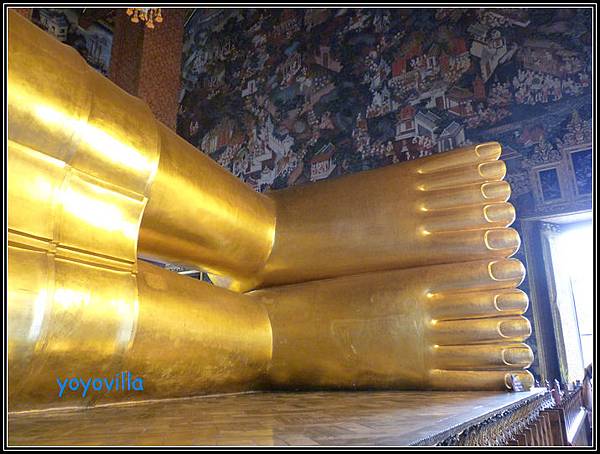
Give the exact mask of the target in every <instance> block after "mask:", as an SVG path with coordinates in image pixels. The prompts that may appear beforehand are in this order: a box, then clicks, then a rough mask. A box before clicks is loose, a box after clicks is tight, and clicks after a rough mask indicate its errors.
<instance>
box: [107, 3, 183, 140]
mask: <svg viewBox="0 0 600 454" xmlns="http://www.w3.org/2000/svg"><path fill="white" fill-rule="evenodd" d="M186 13H187V10H186V9H182V8H164V9H163V10H162V16H163V19H164V20H163V22H162V23H160V24H155V28H154V29H148V28H147V27H146V26H145V25H144V24H142V23H138V24H134V23H132V22H131V20H130V18H129V16H127V15H126V14H125V9H117V11H116V18H115V32H114V36H113V46H112V54H111V61H110V73H109V77H110V79H111V80H112V81H113V82H115V83H116V84H117V85H119V86H120V87H121V88H123V89H124V90H125V91H127V92H129V93H131V94H132V95H135V96H138V97H140V98H142V99H143V100H144V101H146V102H147V103H148V105H149V106H150V109H151V110H152V112H153V113H154V114H155V115H156V117H157V118H158V119H159V120H160V121H162V122H163V123H164V124H165V125H167V126H168V127H170V128H171V129H175V127H176V121H177V109H178V97H179V88H180V77H181V53H182V49H183V26H184V22H185V17H186Z"/></svg>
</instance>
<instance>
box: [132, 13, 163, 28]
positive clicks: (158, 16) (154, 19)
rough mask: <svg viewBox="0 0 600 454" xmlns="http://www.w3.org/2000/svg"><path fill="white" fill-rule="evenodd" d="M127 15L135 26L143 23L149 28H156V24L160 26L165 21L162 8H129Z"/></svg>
mask: <svg viewBox="0 0 600 454" xmlns="http://www.w3.org/2000/svg"><path fill="white" fill-rule="evenodd" d="M127 15H128V16H129V17H130V18H131V22H133V23H134V24H137V23H138V22H140V21H141V22H144V23H145V24H146V27H148V28H154V23H157V24H160V23H161V22H162V21H163V17H162V13H161V9H160V8H127Z"/></svg>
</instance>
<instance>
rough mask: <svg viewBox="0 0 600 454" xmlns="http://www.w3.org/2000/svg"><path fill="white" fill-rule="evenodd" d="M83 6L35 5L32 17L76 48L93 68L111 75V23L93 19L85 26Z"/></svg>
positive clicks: (35, 21)
mask: <svg viewBox="0 0 600 454" xmlns="http://www.w3.org/2000/svg"><path fill="white" fill-rule="evenodd" d="M81 14H82V10H81V9H75V8H33V12H32V16H31V20H32V21H33V23H34V24H36V25H37V26H38V27H40V28H42V29H44V30H46V31H47V32H48V33H49V34H51V35H52V36H54V37H55V38H56V39H58V40H59V41H61V42H63V43H65V44H68V45H69V46H71V47H74V48H75V49H76V50H77V51H78V52H79V53H80V54H81V56H82V57H83V58H85V60H86V61H87V62H88V63H89V64H90V66H92V67H93V68H95V69H97V70H98V71H100V72H101V73H102V74H104V75H107V74H108V67H109V64H110V53H111V48H112V39H113V32H112V28H111V27H110V25H111V24H109V23H106V19H104V20H103V21H93V22H92V23H89V24H85V25H86V26H85V27H84V26H82V25H83V24H81V23H80V16H81Z"/></svg>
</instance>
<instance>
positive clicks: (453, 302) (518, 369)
mask: <svg viewBox="0 0 600 454" xmlns="http://www.w3.org/2000/svg"><path fill="white" fill-rule="evenodd" d="M455 268H456V269H455V270H454V272H453V273H451V274H452V275H451V277H450V280H446V281H444V282H436V283H435V284H434V285H433V286H432V287H431V289H430V291H429V292H428V293H427V295H426V297H425V299H424V300H422V302H423V303H424V304H425V306H426V312H427V314H428V316H429V321H428V322H427V323H426V327H427V331H428V334H427V337H428V338H429V342H430V344H432V345H430V347H429V350H428V353H429V361H430V364H431V366H430V373H429V380H430V385H431V386H432V387H433V388H436V389H479V388H484V389H487V388H497V389H502V387H503V385H504V386H506V387H508V388H510V375H515V376H517V377H518V378H519V380H520V381H521V382H522V383H523V386H524V387H525V388H530V387H531V386H532V385H533V378H532V376H531V374H530V373H529V372H527V371H524V370H523V369H525V368H527V367H529V366H530V365H531V363H532V361H533V353H532V351H531V349H530V348H529V346H527V345H525V344H523V343H522V342H523V341H524V340H526V339H527V338H528V337H529V336H530V335H531V325H530V323H529V321H528V320H527V319H526V318H525V317H523V316H522V315H521V314H523V313H524V312H525V311H526V310H527V306H528V298H527V295H526V294H525V293H524V292H523V291H521V290H518V289H516V288H514V287H515V286H516V285H519V284H520V283H521V281H522V280H523V278H524V277H525V269H524V267H523V265H522V264H521V262H519V261H518V260H514V259H506V260H504V259H502V260H497V261H484V262H478V263H464V264H457V265H456V267H455ZM474 281H475V282H477V285H476V286H475V290H473V288H474V287H473V282H474Z"/></svg>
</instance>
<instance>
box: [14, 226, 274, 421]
mask: <svg viewBox="0 0 600 454" xmlns="http://www.w3.org/2000/svg"><path fill="white" fill-rule="evenodd" d="M13 238H14V239H18V238H16V236H14V237H13ZM24 243H25V242H24V241H21V242H20V243H17V242H11V244H10V245H9V255H8V266H9V268H8V364H9V369H8V372H9V376H8V382H9V396H8V398H9V409H10V410H30V409H34V408H45V407H54V406H65V405H66V406H69V405H77V406H79V405H92V404H95V403H106V402H116V401H129V400H145V399H154V398H164V397H180V396H193V395H199V394H207V393H217V392H232V391H246V390H250V389H257V388H258V387H259V386H262V384H263V383H264V380H265V373H266V367H267V364H268V362H269V360H270V357H271V327H270V323H269V319H268V316H267V313H266V311H265V309H264V308H263V307H262V306H261V305H260V304H256V303H255V302H254V301H252V300H251V299H250V298H249V297H247V296H243V295H239V294H236V293H232V292H229V291H227V290H224V289H219V288H217V287H214V286H211V285H209V284H206V283H203V282H199V281H197V280H193V279H190V278H186V277H183V276H179V275H177V274H175V273H172V272H169V271H165V270H163V269H161V268H157V267H155V266H152V265H149V264H145V263H139V265H138V273H131V272H128V271H123V270H117V269H111V268H109V267H102V266H95V265H93V264H90V263H81V262H80V261H74V260H70V259H67V258H61V257H57V256H55V255H54V254H52V253H50V252H49V251H45V250H43V244H42V243H36V244H33V243H30V244H24ZM121 372H129V373H131V374H132V376H133V377H140V378H141V379H142V385H143V391H139V390H133V389H132V390H130V391H123V390H116V389H115V388H114V384H113V387H112V389H111V390H110V391H108V390H107V385H105V386H102V389H101V390H93V389H92V388H91V387H89V383H88V387H89V389H88V390H87V392H86V395H83V385H80V386H78V389H77V390H76V391H72V390H70V389H69V388H67V389H63V390H62V395H61V387H60V385H59V381H60V382H61V383H63V384H64V382H65V380H67V379H76V380H83V381H84V382H86V381H88V380H90V379H100V381H103V380H104V379H107V380H108V381H109V382H110V381H111V380H112V379H113V378H114V377H115V376H118V375H119V374H120V373H121Z"/></svg>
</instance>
